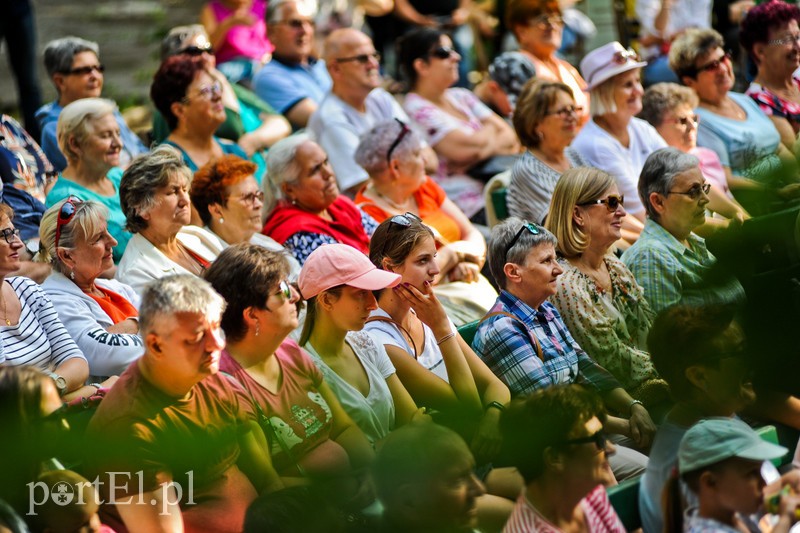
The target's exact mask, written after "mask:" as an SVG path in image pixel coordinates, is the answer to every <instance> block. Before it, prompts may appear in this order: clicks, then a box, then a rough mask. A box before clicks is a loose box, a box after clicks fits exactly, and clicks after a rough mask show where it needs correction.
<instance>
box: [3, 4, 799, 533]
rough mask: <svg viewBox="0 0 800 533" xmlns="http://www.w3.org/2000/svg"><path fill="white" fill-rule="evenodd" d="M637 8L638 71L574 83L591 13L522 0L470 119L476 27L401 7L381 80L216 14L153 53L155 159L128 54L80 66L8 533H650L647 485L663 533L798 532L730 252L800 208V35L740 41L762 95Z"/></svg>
mask: <svg viewBox="0 0 800 533" xmlns="http://www.w3.org/2000/svg"><path fill="white" fill-rule="evenodd" d="M634 3H635V4H636V13H637V15H638V17H639V18H640V20H641V23H642V34H641V38H640V40H639V43H638V44H639V47H638V49H639V50H640V51H641V52H642V55H643V56H644V57H645V59H642V58H641V57H640V56H639V55H638V53H637V52H635V51H634V50H633V49H632V48H626V47H624V46H623V45H622V44H621V43H620V42H616V41H613V42H608V43H606V44H602V45H599V46H597V47H595V48H594V49H592V50H586V51H585V52H586V53H585V54H584V55H583V58H582V60H581V61H580V68H576V66H575V65H572V64H571V63H569V62H568V61H567V60H566V59H564V58H562V57H561V56H560V55H558V52H557V51H558V50H559V49H560V47H561V44H562V35H563V32H564V29H565V24H568V23H569V20H565V18H564V15H565V13H564V11H563V10H562V7H563V6H562V5H561V3H559V2H556V1H553V0H507V1H506V2H504V3H503V4H504V6H503V7H504V8H505V19H506V20H505V24H506V27H507V28H508V33H509V36H512V37H513V38H514V39H515V41H516V43H515V46H517V47H518V50H508V51H506V50H502V53H501V50H499V49H498V53H497V54H496V57H495V58H494V61H492V58H489V61H487V64H488V62H491V63H492V65H491V67H490V68H489V73H488V76H489V78H488V79H487V80H486V81H484V82H483V83H480V84H476V86H475V87H474V88H470V79H467V78H465V77H464V76H463V74H464V72H463V68H464V60H465V59H469V60H470V61H471V59H472V58H465V57H462V56H465V55H466V54H468V53H470V52H471V51H470V50H469V48H468V47H465V46H464V45H463V42H462V40H461V39H462V37H463V35H464V32H465V29H466V28H468V27H467V26H464V25H463V24H462V18H463V20H467V19H468V18H470V19H471V17H473V16H474V14H473V15H469V12H470V10H472V9H478V8H477V7H476V6H472V5H471V2H455V1H453V2H450V3H446V2H442V5H441V6H438V7H435V9H434V7H431V9H434V10H438V11H441V12H442V13H448V14H449V15H448V17H450V16H451V17H452V18H448V20H447V21H444V20H443V19H441V20H440V19H439V18H436V17H434V16H431V15H429V14H422V11H417V10H418V9H422V7H421V6H419V5H418V4H419V3H418V2H411V1H409V0H395V2H394V5H395V7H394V9H395V10H396V13H395V15H394V16H398V17H399V18H400V19H402V20H405V21H406V22H413V21H417V23H414V24H411V25H410V26H409V25H403V26H402V28H403V29H402V32H403V33H404V34H403V35H402V36H401V37H400V38H398V40H397V54H386V55H389V56H391V57H390V58H386V59H384V58H382V57H381V55H380V54H379V53H378V52H377V51H376V43H377V44H379V47H381V46H380V43H381V42H382V43H383V45H385V42H383V41H385V38H386V36H385V35H379V36H375V35H374V34H373V35H372V36H370V31H369V28H366V27H363V26H361V25H353V26H352V27H350V26H349V25H346V27H343V28H335V24H334V23H333V22H332V21H331V20H327V21H323V20H322V19H323V18H324V17H323V15H322V14H323V13H329V12H330V9H329V8H330V6H327V5H323V4H326V3H325V2H322V1H318V2H314V1H310V0H271V1H269V2H265V1H263V0H211V1H209V2H207V4H206V5H205V6H204V7H203V10H202V13H201V16H200V19H201V22H202V25H199V24H194V25H184V26H178V27H176V28H173V29H172V30H169V31H168V32H166V35H165V37H164V38H163V40H162V41H161V43H160V44H161V48H160V54H161V63H160V65H159V66H158V68H157V69H156V70H155V72H154V73H153V79H152V83H151V85H150V91H149V96H150V98H151V100H152V104H151V107H152V108H154V109H155V114H154V116H153V129H152V132H149V133H148V134H146V135H145V136H143V138H140V137H138V136H137V135H136V134H135V133H133V131H132V130H131V128H130V127H129V126H128V125H127V124H126V123H125V120H124V119H123V117H122V115H121V114H120V110H119V109H118V107H117V104H116V103H115V102H114V101H112V100H109V99H106V98H103V97H101V94H102V89H103V72H104V70H105V66H104V65H103V64H102V63H100V56H99V46H98V45H97V44H96V43H92V42H89V41H86V40H84V39H81V38H79V37H62V38H58V39H55V40H53V41H51V42H49V43H48V44H47V46H46V47H45V49H44V54H43V60H44V64H45V67H46V69H47V72H48V75H49V76H50V78H51V80H52V81H53V84H54V85H55V87H56V91H57V98H56V100H55V101H54V102H52V103H50V104H47V105H45V106H43V107H42V108H41V109H40V110H39V112H38V113H37V117H38V120H39V121H40V126H41V128H42V132H41V138H40V139H36V138H34V137H33V136H31V135H28V134H27V133H26V132H25V130H24V129H23V128H22V126H20V124H19V123H17V122H16V121H15V120H14V119H13V118H12V117H10V116H7V115H3V116H2V117H1V118H0V178H2V188H0V426H2V427H3V428H5V431H6V432H7V435H4V436H5V438H4V439H0V440H2V443H0V463H1V464H0V471H2V475H0V516H2V517H5V515H6V514H8V515H9V516H12V515H13V514H14V513H16V514H17V515H19V516H20V517H22V518H24V519H25V521H27V522H28V524H27V525H28V527H29V528H31V531H61V530H65V529H64V528H65V527H67V525H69V527H70V528H71V530H79V529H80V527H83V528H84V529H81V530H86V531H89V530H91V531H105V532H106V533H109V532H113V531H118V532H124V531H140V530H142V531H143V530H147V531H215V532H217V531H218V532H228V531H229V532H231V533H233V532H240V531H262V530H265V529H264V528H267V530H269V531H273V530H274V531H318V530H319V531H337V532H338V531H352V532H362V531H378V532H387V533H388V532H400V531H409V532H411V531H423V532H431V533H433V532H453V533H468V532H470V531H481V532H484V533H489V532H499V531H507V532H514V533H523V532H540V531H542V532H548V533H551V532H560V531H564V532H567V531H590V532H621V531H625V527H627V526H628V524H627V523H626V524H625V525H623V519H622V518H621V516H623V514H625V516H627V514H626V513H617V511H619V510H620V509H617V510H616V511H615V509H614V508H613V506H612V503H611V501H613V498H612V499H611V500H610V499H609V492H608V490H609V489H611V487H613V486H614V485H617V484H618V483H620V482H623V481H626V480H636V481H635V482H636V483H638V487H639V495H638V496H639V497H638V504H637V506H638V514H639V516H640V517H641V521H642V524H641V525H642V529H643V531H644V533H651V532H652V533H657V532H660V531H670V532H672V531H676V532H677V531H679V530H680V529H677V528H679V527H682V526H680V525H679V524H684V525H685V526H686V528H687V531H697V532H700V531H707V530H708V531H731V530H737V528H738V529H739V530H741V529H742V528H744V527H748V528H750V529H749V530H751V531H756V530H757V529H754V528H757V527H758V525H757V524H756V523H755V522H753V523H750V519H751V518H753V517H751V516H747V515H752V514H758V515H759V516H757V517H756V518H761V515H765V514H772V515H774V517H772V521H773V522H774V523H775V526H774V529H773V531H787V530H788V528H789V527H790V526H792V525H793V524H794V523H795V522H796V520H797V518H796V517H797V516H798V515H797V509H798V508H800V499H798V498H797V497H796V496H795V495H794V493H793V491H798V492H800V475H798V474H797V473H796V472H793V471H789V472H784V473H783V475H782V476H781V474H779V473H778V472H777V471H774V470H770V469H769V468H768V467H763V468H762V467H761V463H762V462H763V461H764V460H768V459H776V458H778V456H779V455H781V454H782V453H783V452H784V448H782V447H780V446H774V445H766V444H764V445H762V444H761V441H760V440H759V439H758V437H757V436H756V434H755V433H753V432H752V430H751V429H749V426H748V424H749V425H750V426H754V427H755V426H758V425H762V424H766V423H777V424H781V428H782V433H781V435H782V438H784V440H785V441H786V442H783V443H782V444H789V445H790V446H789V447H791V448H794V447H795V445H796V442H789V441H790V440H791V439H792V438H795V439H796V438H797V431H798V430H800V399H798V394H797V393H798V391H795V390H782V389H781V390H777V389H773V388H770V386H767V385H766V383H765V382H762V381H763V380H761V379H760V377H759V379H753V375H754V369H755V368H756V366H757V365H756V362H757V359H758V356H759V349H763V350H768V349H769V346H753V345H752V344H748V342H747V339H748V336H750V335H751V334H752V333H753V331H752V330H749V329H748V327H749V325H748V322H747V317H748V315H747V314H743V313H741V312H740V311H742V310H745V309H747V308H746V306H748V295H751V296H752V294H753V293H752V292H751V291H752V290H754V289H753V287H759V286H760V285H755V284H752V283H751V281H752V280H751V279H749V278H746V277H744V276H742V277H739V278H737V277H736V276H735V275H734V273H736V274H737V275H740V276H741V275H742V273H743V272H742V270H736V269H730V268H726V265H725V264H724V263H725V261H726V260H729V257H728V256H729V254H724V253H716V251H717V248H715V246H717V245H718V243H720V242H723V240H724V239H725V238H726V237H729V236H730V235H734V237H732V238H733V239H735V238H736V237H735V235H737V233H736V232H738V231H741V230H743V229H747V228H749V227H752V226H748V224H752V223H754V222H757V221H759V220H764V216H765V215H771V214H773V213H775V212H778V211H780V210H785V209H797V207H793V206H796V204H797V203H798V199H800V185H799V184H800V170H798V169H800V165H799V164H798V158H797V156H796V154H797V153H800V142H798V140H797V139H798V136H797V132H798V129H800V128H798V124H800V92H798V87H800V81H798V80H800V74H798V75H795V72H796V71H797V69H798V67H800V33H798V32H800V29H799V28H798V23H800V10H798V8H797V7H796V6H794V5H789V4H784V3H782V2H780V1H779V0H768V1H766V2H763V3H761V4H760V5H758V6H754V7H752V9H749V12H748V13H746V14H743V15H742V16H743V23H742V28H741V43H742V45H743V47H744V49H745V50H746V51H747V53H748V55H749V56H750V61H751V66H752V67H753V68H752V72H750V73H749V75H750V76H751V77H752V83H751V84H750V87H749V89H748V90H747V92H746V93H738V92H733V87H734V82H735V77H734V70H735V69H734V65H733V64H732V62H731V59H730V57H729V55H728V54H727V53H726V52H725V49H724V46H723V39H722V36H721V35H720V34H719V33H717V32H716V31H715V30H714V29H712V27H711V23H710V17H709V13H710V2H708V1H706V0H703V1H698V2H690V1H688V0H672V1H670V0H661V1H658V0H647V1H646V0H638V1H636V2H634ZM354 4H355V5H354V8H355V12H358V11H359V10H366V12H367V13H370V12H377V11H381V10H382V9H383V8H381V9H377V8H376V7H375V6H374V5H369V6H368V5H367V4H370V2H368V1H367V0H362V1H358V2H354ZM444 4H447V5H444ZM451 4H452V5H451ZM467 4H470V5H467ZM451 8H452V9H451ZM336 9H338V8H336ZM426 9H427V8H426ZM742 9H744V8H742ZM345 11H348V10H345ZM423 11H424V10H423ZM438 11H437V12H438ZM327 16H329V15H325V17H327ZM340 20H344V19H340ZM187 22H188V21H187ZM384 22H385V21H384ZM451 23H452V24H451ZM451 25H452V26H453V27H455V28H456V31H455V32H451V31H450V30H451V29H453V27H451ZM407 26H409V27H407ZM411 26H416V27H411ZM323 28H324V29H323ZM398 28H399V27H398ZM317 30H319V31H317ZM328 30H330V31H328ZM373 31H374V30H373ZM513 47H514V46H512V48H513ZM384 50H385V47H384ZM395 63H396V64H397V66H398V67H399V72H400V74H401V76H400V77H401V80H393V79H391V77H390V73H391V72H393V71H394V66H395ZM112 67H113V66H112V65H109V68H112ZM737 75H745V73H740V74H737ZM396 81H398V82H396ZM399 81H402V82H404V83H399ZM473 81H474V80H473ZM655 82H661V83H655ZM456 85H458V86H457V87H456ZM645 86H646V87H645ZM403 89H405V93H404V94H403ZM645 89H646V90H645ZM145 137H146V140H147V142H144V138H145ZM39 142H40V144H39ZM497 174H503V175H504V176H506V178H505V179H507V180H509V181H508V182H507V183H508V187H507V189H506V190H505V191H504V194H505V196H504V201H505V203H506V208H507V212H508V215H509V216H506V217H505V219H504V220H500V221H499V222H497V223H494V220H492V222H493V223H494V226H493V227H491V228H490V227H488V226H487V220H488V219H487V217H486V216H484V215H485V213H486V207H487V206H486V202H487V201H489V200H488V199H487V198H486V196H485V195H484V186H485V182H486V181H487V180H488V179H489V178H492V177H493V176H495V175H497ZM499 179H500V178H498V180H499ZM496 181H497V180H496ZM795 218H796V217H795ZM742 253H750V254H752V253H755V252H753V251H751V250H747V251H743V252H742ZM761 253H762V254H764V255H767V254H769V253H772V249H771V248H770V246H764V247H763V248H762V249H761ZM795 255H796V254H795ZM718 258H719V259H718ZM727 266H730V265H727ZM769 275H770V273H768V274H767V275H766V276H763V275H762V277H761V278H759V279H760V282H761V283H762V284H763V282H764V279H767V280H769ZM774 275H778V273H777V271H776V273H775V274H774ZM789 299H791V298H787V300H789ZM794 299H795V300H796V298H794ZM786 305H787V306H790V305H792V304H791V303H790V304H786ZM786 309H789V310H788V311H786ZM747 310H748V311H749V312H750V313H752V312H753V311H752V309H747ZM775 312H789V313H792V312H795V313H796V310H794V308H791V307H786V306H784V305H783V304H779V303H776V305H775V309H766V310H764V314H765V315H766V314H768V313H775ZM759 333H760V335H758V336H757V337H756V336H755V335H754V336H753V337H751V338H759V339H763V338H765V337H766V336H768V335H765V334H764V333H763V332H759ZM792 431H794V432H795V433H792ZM714 435H724V438H723V437H717V438H713V436H714ZM792 435H794V437H792ZM735 443H739V444H735ZM759 469H761V470H760V471H761V472H762V473H763V475H764V476H766V477H767V478H768V479H767V480H766V481H768V482H769V483H770V484H769V485H768V486H767V488H766V489H764V488H763V487H764V485H765V482H764V481H763V480H761V477H760V474H759V473H758V472H759ZM121 476H122V477H125V476H127V483H121V482H120V479H121ZM736 476H739V477H741V476H749V478H751V482H749V483H751V486H750V489H749V491H750V492H749V493H748V494H749V495H750V496H752V498H751V500H750V501H748V503H745V502H744V500H743V499H742V501H734V498H733V496H731V495H732V494H734V493H736V491H737V490H739V489H738V488H737V487H738V485H736V483H742V482H741V481H736V480H735V479H734V478H735V477H736ZM95 480H96V481H97V483H96V484H95V483H93V482H94V481H95ZM51 486H52V487H59V488H63V487H74V490H75V494H76V495H78V496H79V498H78V501H70V502H68V503H67V504H65V505H64V506H61V505H60V504H59V501H61V500H56V499H53V500H52V501H50V499H49V498H45V499H44V500H43V499H42V495H41V493H40V491H41V490H50V489H49V487H51ZM53 490H55V489H53ZM59 490H60V489H59ZM611 490H613V489H611ZM37 491H39V492H37ZM62 492H63V491H62ZM740 494H741V492H740ZM765 495H766V496H771V498H768V499H769V502H768V503H769V505H767V506H766V507H764V508H757V507H759V506H757V505H755V503H754V502H761V500H763V499H764V496H765ZM662 496H664V498H662ZM84 499H86V500H91V501H90V502H88V503H86V504H84V503H83V500H84ZM54 503H55V505H53V504H54ZM5 504H8V505H7V506H6V505H5ZM662 504H663V505H662ZM3 519H5V518H3ZM768 520H769V518H765V519H764V520H762V523H765V521H768ZM6 521H9V523H11V522H13V520H11V519H10V518H9V519H8V520H6ZM13 523H15V524H16V523H21V522H19V521H18V522H13ZM15 527H16V526H15ZM59 528H60V529H59ZM704 528H705V529H704ZM726 528H727V529H726ZM0 529H1V528H0Z"/></svg>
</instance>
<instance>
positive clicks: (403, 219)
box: [389, 213, 422, 228]
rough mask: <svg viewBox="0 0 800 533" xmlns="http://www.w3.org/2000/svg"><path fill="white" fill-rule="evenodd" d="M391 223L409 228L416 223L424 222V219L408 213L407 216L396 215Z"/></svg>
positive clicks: (390, 220)
mask: <svg viewBox="0 0 800 533" xmlns="http://www.w3.org/2000/svg"><path fill="white" fill-rule="evenodd" d="M389 222H390V223H392V224H397V225H398V226H403V227H404V228H407V227H409V226H410V225H411V224H413V223H414V222H422V219H421V218H419V217H418V216H417V215H415V214H414V213H406V214H405V215H395V216H393V217H392V218H390V219H389Z"/></svg>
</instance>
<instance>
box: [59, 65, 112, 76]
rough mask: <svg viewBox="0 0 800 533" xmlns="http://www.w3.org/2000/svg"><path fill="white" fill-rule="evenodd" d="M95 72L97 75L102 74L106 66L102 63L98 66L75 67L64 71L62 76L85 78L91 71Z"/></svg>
mask: <svg viewBox="0 0 800 533" xmlns="http://www.w3.org/2000/svg"><path fill="white" fill-rule="evenodd" d="M95 70H96V71H97V72H99V73H103V72H104V71H105V70H106V66H105V65H103V64H102V63H101V64H99V65H87V66H85V67H77V68H71V69H69V70H65V71H64V72H62V74H68V75H70V76H86V75H87V74H91V73H92V71H95Z"/></svg>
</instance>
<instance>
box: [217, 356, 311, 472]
mask: <svg viewBox="0 0 800 533" xmlns="http://www.w3.org/2000/svg"><path fill="white" fill-rule="evenodd" d="M220 374H222V375H223V376H225V377H226V378H228V380H229V381H231V382H233V383H235V384H236V385H238V386H239V388H241V389H242V390H244V391H245V392H246V393H247V395H248V396H250V400H251V401H252V402H253V405H254V406H255V408H256V413H258V421H259V422H260V425H261V427H262V428H263V427H264V426H265V425H266V426H267V427H268V428H269V432H270V433H271V434H272V436H273V437H275V440H277V441H278V446H279V447H280V449H281V451H283V453H285V454H286V456H287V457H288V458H289V459H290V460H291V461H292V462H293V463H294V466H295V467H296V468H297V471H298V472H300V475H301V476H303V477H306V471H305V469H303V467H302V466H300V463H299V462H298V461H297V458H296V457H295V456H294V454H293V453H292V450H291V449H289V446H288V445H287V444H286V442H285V441H284V440H283V439H282V438H281V435H280V433H278V431H277V430H276V429H275V426H273V425H272V421H271V420H270V419H269V417H268V416H267V415H265V414H264V411H263V410H262V409H261V406H260V405H259V404H258V402H257V401H256V399H255V397H254V396H253V393H252V392H250V389H248V388H247V386H246V385H245V384H244V383H242V382H241V381H239V380H238V379H237V378H236V376H234V375H233V374H229V373H227V372H223V371H222V370H220Z"/></svg>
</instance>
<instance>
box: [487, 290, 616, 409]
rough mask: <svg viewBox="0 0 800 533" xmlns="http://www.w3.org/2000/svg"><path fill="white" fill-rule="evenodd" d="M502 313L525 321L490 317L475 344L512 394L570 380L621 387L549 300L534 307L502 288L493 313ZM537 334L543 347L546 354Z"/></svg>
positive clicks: (604, 387)
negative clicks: (589, 354) (589, 352)
mask: <svg viewBox="0 0 800 533" xmlns="http://www.w3.org/2000/svg"><path fill="white" fill-rule="evenodd" d="M498 311H503V312H506V313H510V314H512V315H514V316H515V317H516V318H518V319H519V320H514V319H512V318H510V317H508V316H504V315H495V316H492V317H489V318H487V319H486V320H484V321H482V322H481V323H480V325H479V326H478V331H477V332H476V334H475V339H474V340H473V341H472V347H473V348H474V349H475V353H477V354H478V355H479V356H480V357H481V359H483V360H484V362H485V363H486V364H487V365H488V366H489V368H490V369H491V370H492V372H494V373H495V375H496V376H498V377H499V378H500V379H501V380H502V381H503V382H504V383H505V384H506V385H507V386H508V388H509V389H510V390H511V393H512V394H514V395H520V394H526V393H529V392H532V391H534V390H537V389H542V388H545V387H550V386H553V385H561V384H569V383H580V384H582V385H588V386H590V387H592V388H594V389H596V390H597V391H599V392H606V391H610V390H612V389H616V388H618V387H620V386H621V385H620V384H619V382H618V381H617V380H616V379H614V377H613V376H612V375H611V374H609V373H608V372H607V371H606V370H605V369H604V368H603V367H601V366H600V365H598V364H597V363H595V362H594V361H593V360H592V359H591V358H590V357H589V356H588V355H586V352H584V351H583V350H582V349H581V347H580V346H578V343H577V342H575V339H573V338H572V335H570V333H569V331H568V330H567V326H566V325H564V321H563V320H561V315H559V314H558V311H556V308H555V307H553V305H552V304H550V303H549V302H545V303H543V304H542V305H541V306H540V307H539V309H534V308H532V307H530V306H529V305H527V304H526V303H525V302H523V301H522V300H520V299H519V298H517V297H516V296H513V295H511V294H509V293H508V292H506V291H501V292H500V296H499V297H498V298H497V302H496V303H495V305H494V307H492V309H491V310H490V311H489V314H491V313H496V312H498ZM531 335H533V336H535V340H536V341H538V344H539V346H541V351H542V358H539V355H538V354H537V353H536V349H535V343H534V342H533V340H532V337H531Z"/></svg>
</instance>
